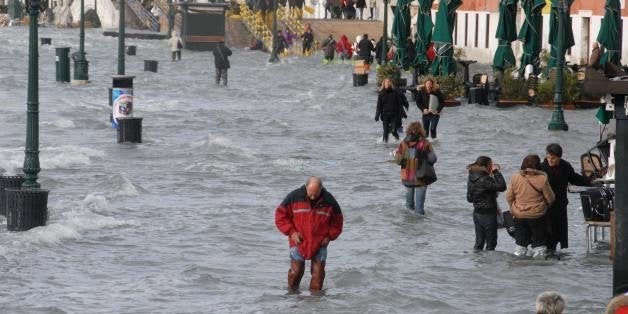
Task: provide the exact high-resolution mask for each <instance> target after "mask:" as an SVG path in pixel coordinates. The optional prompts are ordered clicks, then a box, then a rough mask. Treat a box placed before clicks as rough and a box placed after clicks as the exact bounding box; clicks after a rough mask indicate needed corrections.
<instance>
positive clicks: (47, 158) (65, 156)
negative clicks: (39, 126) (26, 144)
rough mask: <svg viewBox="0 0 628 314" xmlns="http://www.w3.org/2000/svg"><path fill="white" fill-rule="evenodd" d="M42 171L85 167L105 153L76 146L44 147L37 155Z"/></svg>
mask: <svg viewBox="0 0 628 314" xmlns="http://www.w3.org/2000/svg"><path fill="white" fill-rule="evenodd" d="M39 157H40V164H41V167H42V169H59V168H61V169H63V168H69V167H74V166H85V165H89V164H90V163H91V160H92V159H93V158H103V157H105V152H103V151H100V150H96V149H92V148H87V147H83V146H77V145H63V146H56V147H44V148H43V149H42V150H41V153H40V155H39Z"/></svg>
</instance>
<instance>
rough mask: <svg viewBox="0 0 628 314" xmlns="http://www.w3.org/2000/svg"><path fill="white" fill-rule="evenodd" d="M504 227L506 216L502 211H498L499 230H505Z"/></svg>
mask: <svg viewBox="0 0 628 314" xmlns="http://www.w3.org/2000/svg"><path fill="white" fill-rule="evenodd" d="M505 227H506V226H504V214H503V213H502V211H501V209H499V208H498V209H497V229H501V228H505Z"/></svg>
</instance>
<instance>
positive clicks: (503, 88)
mask: <svg viewBox="0 0 628 314" xmlns="http://www.w3.org/2000/svg"><path fill="white" fill-rule="evenodd" d="M514 71H515V68H509V69H506V70H505V71H504V75H503V76H502V79H501V82H499V86H500V94H499V100H498V101H497V103H496V104H495V106H497V107H500V108H508V107H513V106H518V105H529V104H530V101H529V98H530V96H532V95H530V94H529V89H528V82H527V81H526V80H524V79H519V78H515V77H514V76H513V73H514Z"/></svg>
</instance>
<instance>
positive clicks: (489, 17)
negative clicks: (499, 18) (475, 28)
mask: <svg viewBox="0 0 628 314" xmlns="http://www.w3.org/2000/svg"><path fill="white" fill-rule="evenodd" d="M489 26H491V15H490V14H487V15H486V37H485V47H484V48H487V49H488V38H489V37H490V35H489V34H488V30H489V28H490V27H489Z"/></svg>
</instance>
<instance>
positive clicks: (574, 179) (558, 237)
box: [541, 143, 590, 254]
mask: <svg viewBox="0 0 628 314" xmlns="http://www.w3.org/2000/svg"><path fill="white" fill-rule="evenodd" d="M545 152H546V155H545V160H543V163H542V164H541V169H542V170H543V171H545V173H547V177H548V178H549V183H550V186H551V187H552V191H553V192H554V195H556V200H555V201H554V203H552V205H551V206H550V207H549V208H548V210H547V214H546V217H547V218H546V219H547V224H548V229H549V230H548V231H549V236H548V243H547V251H548V253H549V254H552V253H553V252H556V246H557V244H558V243H560V247H561V248H562V249H566V248H567V247H568V246H569V243H568V241H567V240H568V228H567V203H569V202H568V201H567V185H568V184H570V183H571V184H574V185H580V186H589V185H590V183H589V180H587V179H586V178H585V177H583V176H581V175H579V174H577V173H576V172H575V171H574V169H573V167H572V166H571V164H569V163H568V162H567V161H565V160H563V159H561V157H562V155H563V148H562V147H560V145H558V144H556V143H552V144H549V145H547V147H546V148H545Z"/></svg>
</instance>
